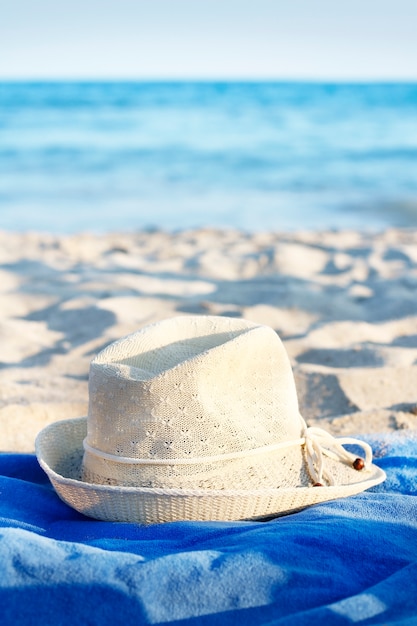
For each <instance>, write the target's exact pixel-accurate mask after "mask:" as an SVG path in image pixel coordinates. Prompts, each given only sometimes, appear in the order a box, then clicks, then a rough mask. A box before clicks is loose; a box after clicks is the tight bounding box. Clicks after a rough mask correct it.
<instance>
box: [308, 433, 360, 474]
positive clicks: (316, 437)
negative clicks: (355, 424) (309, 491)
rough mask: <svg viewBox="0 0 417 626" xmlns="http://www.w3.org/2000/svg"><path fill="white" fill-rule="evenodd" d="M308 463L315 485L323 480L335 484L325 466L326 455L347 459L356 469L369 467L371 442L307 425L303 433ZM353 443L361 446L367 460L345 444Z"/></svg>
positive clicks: (332, 457)
mask: <svg viewBox="0 0 417 626" xmlns="http://www.w3.org/2000/svg"><path fill="white" fill-rule="evenodd" d="M303 439H304V442H305V451H306V458H307V465H308V470H309V473H310V476H311V478H312V480H313V482H314V485H315V486H322V485H323V481H325V482H327V484H329V485H334V484H335V481H334V478H333V476H332V475H331V473H330V472H329V471H327V470H326V468H325V463H324V457H325V456H327V457H329V458H331V459H334V460H335V461H346V462H348V463H349V464H350V465H352V466H353V467H354V468H355V469H357V470H361V469H365V470H367V469H369V467H370V466H371V463H372V448H371V446H370V445H369V444H367V443H366V442H364V441H360V440H359V439H354V438H353V437H337V438H335V437H333V435H331V434H330V433H328V432H326V431H325V430H323V429H322V428H316V427H314V426H310V427H307V425H306V427H305V430H304V433H303ZM349 444H351V445H352V444H353V445H356V446H360V447H361V448H362V449H363V451H364V453H365V460H363V459H361V458H358V457H357V456H356V455H355V454H353V453H352V452H349V451H348V450H346V448H344V447H343V446H345V445H349Z"/></svg>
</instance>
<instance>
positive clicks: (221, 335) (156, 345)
mask: <svg viewBox="0 0 417 626" xmlns="http://www.w3.org/2000/svg"><path fill="white" fill-rule="evenodd" d="M58 431H60V432H61V434H62V436H61V439H62V440H63V442H62V446H64V442H65V441H66V443H67V449H64V448H62V450H61V449H60V448H59V445H58ZM54 444H55V447H54ZM347 444H356V445H359V446H361V447H362V449H363V452H364V457H365V458H364V459H363V460H362V459H357V458H356V455H355V454H353V453H352V452H351V451H348V450H347V449H346V448H345V446H346V445H347ZM37 453H38V458H39V460H40V462H41V465H42V466H43V467H44V469H45V470H46V471H47V473H48V475H49V476H50V478H51V480H52V482H53V484H54V486H55V488H56V490H57V492H58V494H59V495H60V497H62V498H63V499H64V501H66V502H68V503H69V504H70V505H71V506H74V508H77V510H81V511H82V512H84V513H86V514H87V515H91V516H93V517H99V518H100V519H112V520H120V521H144V522H146V523H148V522H154V521H169V520H173V519H254V518H258V517H265V516H268V515H277V514H283V513H287V512H291V511H294V510H298V509H299V508H303V507H305V506H308V505H310V504H313V503H315V502H321V501H325V500H329V499H334V498H337V497H344V496H347V495H352V494H354V493H358V492H360V491H363V490H364V489H368V488H369V487H372V486H373V485H375V484H377V483H379V482H381V481H382V480H384V479H385V474H384V472H383V471H382V470H380V469H379V468H377V467H376V466H374V465H373V464H372V451H371V449H370V447H369V446H368V445H367V444H366V443H364V442H360V441H358V440H356V439H350V438H343V439H342V438H337V439H335V438H334V437H332V436H331V435H330V434H329V433H327V432H326V431H324V430H322V429H317V428H308V427H307V425H306V423H305V421H304V420H303V418H302V417H301V415H300V413H299V409H298V400H297V393H296V388H295V382H294V377H293V373H292V369H291V364H290V361H289V358H288V355H287V353H286V351H285V348H284V346H283V344H282V342H281V340H280V339H279V337H278V335H277V333H276V332H275V331H274V330H273V329H271V328H269V327H267V326H262V325H259V324H255V323H253V322H250V321H247V320H244V319H240V318H228V317H216V316H179V317H176V318H172V319H168V320H164V321H162V322H158V323H155V324H152V325H150V326H147V327H144V328H142V329H141V330H139V331H137V332H136V333H133V334H131V335H129V336H127V337H124V338H122V339H120V340H118V341H116V342H114V343H113V344H111V345H109V346H108V347H107V348H105V349H104V350H103V351H101V352H100V353H99V354H98V355H97V356H96V358H95V359H93V361H92V362H91V366H90V377H89V411H88V417H87V418H82V419H80V420H66V421H65V423H64V422H61V423H60V422H57V423H56V424H55V425H51V427H47V428H46V429H44V431H42V433H40V435H39V436H38V439H37ZM356 461H358V462H359V461H360V469H361V470H362V471H357V469H355V467H354V465H355V463H356ZM358 467H359V466H358V465H357V464H356V468H358ZM313 485H316V486H320V487H321V488H320V489H315V488H312V487H313ZM236 494H240V495H236Z"/></svg>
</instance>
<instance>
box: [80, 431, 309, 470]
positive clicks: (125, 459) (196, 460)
mask: <svg viewBox="0 0 417 626" xmlns="http://www.w3.org/2000/svg"><path fill="white" fill-rule="evenodd" d="M304 443H305V438H304V437H300V439H296V440H294V441H283V442H281V443H273V444H271V445H269V446H263V447H262V448H252V449H249V450H239V451H238V452H228V453H225V454H216V455H214V456H200V457H196V456H193V457H192V458H188V457H181V458H175V457H173V458H171V459H157V458H149V459H135V458H134V457H130V456H118V455H117V454H111V453H110V452H103V450H98V449H97V448H94V447H93V446H90V444H89V443H87V438H85V439H84V441H83V446H84V450H85V451H86V452H90V453H91V454H94V456H97V457H100V458H102V459H106V460H108V461H115V462H117V463H125V464H126V465H197V464H201V463H214V462H216V461H229V460H233V459H239V458H242V457H247V456H255V455H257V454H261V453H262V452H263V453H265V452H274V451H275V450H280V449H284V448H292V447H294V446H297V445H298V446H299V445H303V444H304Z"/></svg>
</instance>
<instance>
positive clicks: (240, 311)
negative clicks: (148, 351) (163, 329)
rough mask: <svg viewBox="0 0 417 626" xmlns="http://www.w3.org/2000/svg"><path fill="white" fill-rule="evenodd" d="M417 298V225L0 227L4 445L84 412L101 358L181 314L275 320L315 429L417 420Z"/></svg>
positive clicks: (23, 444)
mask: <svg viewBox="0 0 417 626" xmlns="http://www.w3.org/2000/svg"><path fill="white" fill-rule="evenodd" d="M416 296H417V230H387V231H385V232H383V233H375V234H365V233H359V232H355V231H341V232H298V233H291V234H289V233H286V234H285V233H256V234H246V233H242V232H238V231H220V230H213V229H199V230H193V231H182V232H179V233H174V234H173V233H167V232H163V231H152V232H138V233H130V234H106V235H91V234H78V235H74V236H53V235H46V234H39V233H23V234H18V233H8V232H0V299H1V306H0V337H1V353H0V374H1V378H0V450H1V451H22V452H32V451H33V450H34V439H35V437H36V434H37V433H38V431H39V430H40V429H41V428H43V427H44V426H45V425H46V424H48V423H51V422H54V421H56V420H59V419H63V418H68V417H78V416H81V415H86V413H87V405H88V370H89V363H90V361H91V359H92V358H93V357H94V355H95V354H96V353H97V352H98V351H99V350H101V349H102V348H103V347H104V346H106V345H107V344H108V343H110V342H112V341H114V340H115V339H118V338H119V337H122V336H123V335H126V334H128V333H130V332H133V331H135V330H137V329H139V328H141V327H142V326H144V325H146V324H149V323H151V322H155V321H157V320H160V319H164V318H167V317H171V316H174V315H185V314H210V315H231V316H242V317H245V318H248V319H250V320H253V321H255V322H259V323H262V324H267V325H269V326H272V328H274V329H275V330H276V331H277V332H278V334H279V335H280V337H281V339H282V340H283V342H284V345H285V347H286V349H287V351H288V354H289V356H290V358H291V362H292V366H293V370H294V375H295V380H296V385H297V390H298V396H299V404H300V410H301V413H302V414H303V415H304V417H305V418H306V420H307V422H308V423H309V425H317V426H322V427H325V428H328V429H329V430H330V431H331V432H332V433H334V434H352V435H354V434H361V433H367V432H384V431H387V430H398V429H408V428H413V429H415V428H417V297H416Z"/></svg>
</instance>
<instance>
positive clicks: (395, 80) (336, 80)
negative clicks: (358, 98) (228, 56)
mask: <svg viewBox="0 0 417 626" xmlns="http://www.w3.org/2000/svg"><path fill="white" fill-rule="evenodd" d="M23 82H25V83H30V82H32V83H46V82H54V83H55V82H56V83H69V82H77V83H89V82H95V83H133V82H135V83H312V84H318V83H320V84H323V83H332V84H366V83H368V84H369V83H373V84H407V83H408V84H410V83H417V76H410V77H375V76H369V77H363V76H361V77H358V76H356V77H355V76H351V77H340V76H339V77H337V76H317V77H300V76H294V77H289V76H286V77H284V76H256V77H255V76H214V75H213V76H171V77H168V76H77V75H73V76H55V75H51V76H2V75H1V74H0V83H23Z"/></svg>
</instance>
